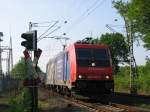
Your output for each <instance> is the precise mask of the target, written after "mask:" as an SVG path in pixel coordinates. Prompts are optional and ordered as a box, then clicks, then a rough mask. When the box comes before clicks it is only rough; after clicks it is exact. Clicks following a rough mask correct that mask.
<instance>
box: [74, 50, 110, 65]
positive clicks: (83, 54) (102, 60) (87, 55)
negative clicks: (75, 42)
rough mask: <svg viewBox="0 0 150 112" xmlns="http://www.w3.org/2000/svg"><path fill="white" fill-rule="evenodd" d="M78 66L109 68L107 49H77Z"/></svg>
mask: <svg viewBox="0 0 150 112" xmlns="http://www.w3.org/2000/svg"><path fill="white" fill-rule="evenodd" d="M76 58H77V64H78V66H85V67H86V66H88V67H90V66H92V67H107V66H110V61H109V60H110V59H109V55H108V49H97V48H95V49H94V48H93V49H91V48H77V49H76Z"/></svg>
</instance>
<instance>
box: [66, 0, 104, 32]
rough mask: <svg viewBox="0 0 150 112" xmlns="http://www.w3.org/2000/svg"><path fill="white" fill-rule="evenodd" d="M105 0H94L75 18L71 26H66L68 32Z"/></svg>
mask: <svg viewBox="0 0 150 112" xmlns="http://www.w3.org/2000/svg"><path fill="white" fill-rule="evenodd" d="M105 1H106V0H102V1H100V0H96V1H95V2H94V3H93V4H92V5H91V6H90V7H89V8H87V10H86V11H85V12H84V13H83V14H82V15H81V16H80V17H79V18H78V19H77V20H75V21H74V22H73V23H72V24H71V26H70V27H69V28H68V32H69V31H71V30H72V29H73V28H75V26H77V25H78V24H80V23H81V22H82V21H84V20H85V19H86V18H87V17H88V16H89V15H90V14H91V13H93V12H94V11H95V10H96V9H97V8H98V7H99V6H101V5H102V4H103V3H104V2H105Z"/></svg>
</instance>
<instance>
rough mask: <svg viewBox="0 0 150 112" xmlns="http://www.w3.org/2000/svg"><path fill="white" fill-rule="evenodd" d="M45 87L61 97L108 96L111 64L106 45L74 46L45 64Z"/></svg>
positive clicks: (78, 44) (110, 81)
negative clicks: (62, 95)
mask: <svg viewBox="0 0 150 112" xmlns="http://www.w3.org/2000/svg"><path fill="white" fill-rule="evenodd" d="M45 83H46V85H47V86H48V87H50V88H51V89H53V90H55V91H57V92H61V93H64V94H70V93H71V92H73V93H77V94H83V95H91V94H92V95H93V94H100V95H104V94H106V95H107V94H111V93H112V92H113V88H114V81H113V71H112V60H111V55H110V51H109V47H108V46H107V45H104V44H102V45H98V44H80V43H74V44H72V45H70V46H68V47H67V48H66V50H65V51H63V52H60V53H59V54H58V55H56V56H55V57H54V58H53V59H50V60H49V62H48V64H47V71H46V79H45Z"/></svg>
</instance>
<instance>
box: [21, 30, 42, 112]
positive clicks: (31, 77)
mask: <svg viewBox="0 0 150 112" xmlns="http://www.w3.org/2000/svg"><path fill="white" fill-rule="evenodd" d="M21 37H22V38H24V39H25V40H26V41H23V42H22V43H21V45H22V46H24V47H25V48H26V49H25V51H24V52H23V53H24V56H25V61H26V65H27V78H26V79H25V80H24V86H26V87H28V88H29V90H30V93H31V98H32V99H31V112H38V83H39V82H40V79H39V77H38V75H37V63H38V59H39V57H40V55H41V53H42V50H40V49H38V50H37V31H36V30H35V31H29V32H26V33H23V34H22V35H21ZM29 51H34V59H33V61H32V59H31V57H30V54H29Z"/></svg>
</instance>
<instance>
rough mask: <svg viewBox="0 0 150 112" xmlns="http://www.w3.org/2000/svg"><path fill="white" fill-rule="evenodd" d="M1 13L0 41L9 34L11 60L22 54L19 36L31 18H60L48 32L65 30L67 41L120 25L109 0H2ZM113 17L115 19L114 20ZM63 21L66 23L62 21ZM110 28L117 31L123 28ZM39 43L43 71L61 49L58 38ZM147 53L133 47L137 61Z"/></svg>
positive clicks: (99, 33)
mask: <svg viewBox="0 0 150 112" xmlns="http://www.w3.org/2000/svg"><path fill="white" fill-rule="evenodd" d="M0 14H1V15H0V31H1V32H3V33H4V37H3V40H4V41H3V42H2V45H8V42H9V37H10V34H11V36H12V40H13V53H14V54H13V55H14V64H15V63H17V62H18V60H19V59H20V57H21V56H23V53H22V52H23V50H24V48H23V47H22V46H21V45H20V43H21V41H23V39H22V38H21V37H20V36H21V33H23V32H26V31H28V29H29V26H28V24H29V22H30V21H31V22H36V23H41V22H45V21H46V22H52V21H59V23H58V24H57V26H61V28H60V29H59V30H57V31H56V32H54V33H53V34H51V35H50V36H60V35H62V34H63V33H66V34H67V35H66V36H67V37H69V38H70V40H69V41H68V44H70V43H73V42H75V41H77V40H80V39H83V38H85V37H87V36H91V35H92V36H93V37H99V36H100V35H101V34H104V33H106V32H111V31H109V30H108V29H107V28H106V27H105V25H106V24H111V25H123V21H122V19H121V17H120V15H119V14H117V11H116V10H115V9H114V8H113V7H112V4H111V0H1V6H0ZM115 19H118V21H114V20H115ZM64 21H67V23H66V24H64ZM51 24H52V23H51ZM39 25H43V24H39ZM44 25H45V24H44ZM55 28H56V27H55ZM113 28H114V29H115V30H116V31H118V32H122V31H123V29H119V28H116V27H113ZM33 29H36V30H38V35H40V34H42V33H43V32H44V31H45V30H46V29H47V27H35V28H33ZM50 31H52V30H50ZM38 47H39V48H41V49H42V50H43V53H42V56H41V58H40V60H39V65H40V66H41V68H42V70H44V71H45V66H46V63H47V61H48V59H49V58H50V57H52V56H53V55H55V54H57V53H58V52H59V51H61V50H62V46H61V43H60V41H58V40H53V39H43V40H41V41H40V42H39V43H38ZM135 47H136V46H135ZM146 54H148V53H145V50H144V49H143V48H142V47H138V48H137V47H136V48H135V56H136V60H137V64H144V63H145V61H144V60H145V55H146Z"/></svg>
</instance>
